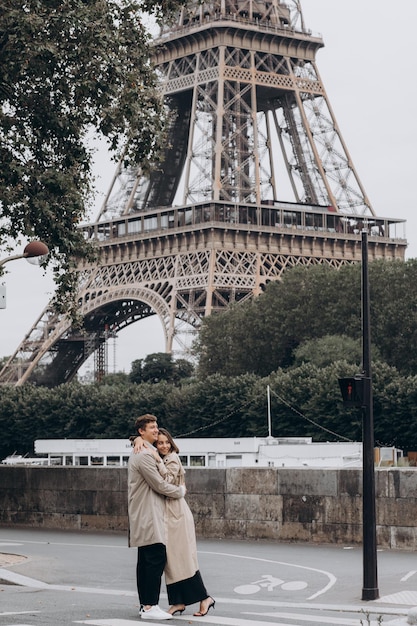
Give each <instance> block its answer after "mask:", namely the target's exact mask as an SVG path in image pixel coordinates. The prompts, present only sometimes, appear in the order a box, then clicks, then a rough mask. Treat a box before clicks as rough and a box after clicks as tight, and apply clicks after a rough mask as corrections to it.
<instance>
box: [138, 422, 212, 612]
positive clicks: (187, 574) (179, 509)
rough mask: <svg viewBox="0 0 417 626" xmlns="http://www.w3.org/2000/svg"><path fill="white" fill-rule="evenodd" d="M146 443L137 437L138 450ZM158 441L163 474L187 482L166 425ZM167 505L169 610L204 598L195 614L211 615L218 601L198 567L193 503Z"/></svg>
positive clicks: (174, 501) (179, 482)
mask: <svg viewBox="0 0 417 626" xmlns="http://www.w3.org/2000/svg"><path fill="white" fill-rule="evenodd" d="M138 439H139V438H138ZM142 445H143V444H141V442H138V440H136V442H135V450H139V449H140V448H141V447H142ZM155 445H156V448H157V451H156V450H155V458H157V459H158V458H159V461H160V462H159V463H158V471H159V472H160V474H161V476H162V477H163V478H164V479H165V480H166V481H167V482H169V483H171V484H173V485H176V486H180V485H184V484H185V480H184V475H185V472H184V468H183V466H182V464H181V460H180V458H179V456H178V452H179V449H178V447H177V445H176V444H175V442H174V440H173V439H172V437H171V435H170V433H169V432H168V431H167V430H165V429H164V428H160V429H159V434H158V440H157V442H156V444H155ZM165 507H166V508H165V530H166V548H167V564H166V566H165V570H164V571H165V582H166V586H167V592H168V601H169V603H170V605H171V607H170V609H169V611H168V612H169V613H171V615H175V614H176V613H182V612H183V611H184V610H185V607H186V606H187V605H189V604H194V603H195V602H200V610H199V611H198V612H196V613H194V615H195V616H199V617H200V616H203V615H207V613H208V612H209V610H210V609H211V608H212V607H213V608H214V605H215V601H214V600H213V598H212V597H211V596H209V595H208V593H207V590H206V588H205V586H204V583H203V579H202V578H201V574H200V571H199V568H198V560H197V543H196V536H195V526H194V519H193V515H192V513H191V511H190V507H189V506H188V504H187V502H186V501H185V499H184V498H181V499H173V498H169V497H168V498H166V500H165Z"/></svg>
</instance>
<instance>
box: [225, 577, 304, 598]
mask: <svg viewBox="0 0 417 626" xmlns="http://www.w3.org/2000/svg"><path fill="white" fill-rule="evenodd" d="M307 586H308V585H307V583H306V582H305V581H304V580H292V581H290V582H288V583H286V582H285V580H282V579H281V578H275V576H271V575H270V574H264V575H263V576H261V578H260V580H255V581H254V582H251V583H249V584H248V585H239V586H238V587H235V588H234V591H235V593H239V594H241V595H253V594H254V593H258V591H261V589H263V588H265V589H266V590H267V591H273V590H274V589H275V587H281V589H285V590H286V591H300V590H302V589H305V588H306V587H307Z"/></svg>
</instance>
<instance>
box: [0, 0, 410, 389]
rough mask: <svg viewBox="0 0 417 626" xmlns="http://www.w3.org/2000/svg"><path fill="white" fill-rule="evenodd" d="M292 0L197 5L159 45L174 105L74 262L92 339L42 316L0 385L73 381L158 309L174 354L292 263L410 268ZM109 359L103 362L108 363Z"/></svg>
mask: <svg viewBox="0 0 417 626" xmlns="http://www.w3.org/2000/svg"><path fill="white" fill-rule="evenodd" d="M323 45H324V44H323V41H322V39H321V37H319V36H316V35H314V34H312V32H311V31H310V30H307V28H306V27H305V24H304V20H303V15H302V10H301V5H300V2H299V0H285V2H280V1H279V0H213V1H211V2H207V3H200V2H197V1H196V0H193V1H191V2H190V3H189V4H188V5H187V6H185V7H184V8H182V9H181V12H180V13H179V15H178V19H177V21H176V22H175V23H174V24H172V25H170V26H169V27H168V26H165V27H163V28H162V30H161V32H160V34H159V36H158V37H157V38H156V39H155V41H154V46H153V61H154V63H155V66H156V68H157V71H158V74H159V76H160V85H161V90H162V92H163V97H164V99H165V102H166V105H167V107H168V108H169V111H170V118H169V119H170V130H169V141H168V142H167V146H166V148H165V158H164V160H163V162H162V164H161V165H159V166H157V167H155V168H154V169H153V170H152V172H151V174H150V175H149V176H144V175H143V174H142V172H141V171H140V170H138V169H133V168H130V169H125V168H123V167H122V165H120V166H119V167H118V168H117V171H116V173H115V175H114V178H113V181H112V183H111V187H110V189H109V192H108V194H107V196H106V199H105V202H104V204H103V207H102V209H101V210H100V212H99V215H98V216H97V219H96V221H95V222H94V223H92V224H88V225H86V226H83V227H82V228H83V229H84V232H85V236H86V237H87V238H88V239H89V240H90V241H93V242H94V243H95V244H96V245H97V246H98V249H99V257H100V258H99V263H98V264H96V265H88V264H84V265H80V266H79V276H80V280H79V293H78V298H79V302H80V310H81V313H82V316H83V319H84V326H85V332H84V333H82V334H80V332H79V331H76V330H74V329H73V328H72V326H71V321H70V320H69V319H67V318H66V317H63V316H59V315H57V314H56V313H55V312H54V311H53V309H52V308H51V307H49V306H48V307H47V308H46V309H45V310H44V311H43V313H42V314H41V316H40V317H39V319H38V320H37V321H36V322H35V324H34V325H33V327H32V328H31V330H30V331H29V333H28V334H27V335H26V337H25V339H24V340H23V341H22V343H21V345H20V346H19V347H18V349H17V350H16V352H15V354H14V355H13V356H12V357H11V358H10V360H9V362H8V363H7V364H6V366H5V367H4V368H3V370H2V372H0V382H3V383H7V382H8V383H15V384H22V383H24V382H25V381H31V382H34V383H35V384H39V385H47V386H53V385H56V384H59V383H62V382H66V381H70V380H72V379H73V377H74V376H75V375H76V373H77V371H78V369H79V368H80V366H81V365H82V364H83V363H84V361H85V360H86V359H87V358H88V357H89V356H90V355H91V354H92V353H93V352H95V351H100V350H103V345H104V344H105V342H106V336H107V335H106V333H113V334H114V333H117V332H119V331H122V330H123V328H125V327H126V326H128V325H130V324H132V323H134V322H136V321H139V320H141V319H144V318H146V317H148V316H151V315H158V316H159V318H160V320H161V321H162V324H163V328H164V332H165V345H166V351H167V352H171V351H173V349H174V343H175V342H176V343H175V345H177V344H178V345H179V346H180V347H181V345H183V344H184V341H183V339H182V338H183V336H184V335H183V331H184V330H186V329H190V328H191V329H195V330H197V329H198V327H199V325H200V323H201V320H202V318H203V317H204V316H207V315H210V314H211V313H213V312H215V311H219V310H222V309H224V308H225V307H227V306H228V305H229V304H230V303H237V302H244V301H245V300H247V299H249V298H252V297H254V296H256V295H258V294H259V293H261V291H262V289H263V288H264V287H265V285H266V283H268V281H271V280H279V279H280V278H281V276H282V273H283V272H284V271H285V270H286V269H288V268H291V267H293V266H296V265H304V266H310V265H316V264H326V265H329V266H332V267H334V268H336V269H337V268H339V267H341V266H342V265H344V264H347V263H354V262H358V261H360V260H361V235H360V233H361V231H362V229H364V228H365V229H367V230H368V233H369V238H368V242H369V243H368V245H369V256H370V259H371V260H372V259H376V258H386V259H404V255H405V249H406V241H405V238H404V232H403V227H404V220H400V219H390V218H383V217H377V216H376V214H375V212H374V210H373V208H372V206H371V204H370V201H369V199H368V198H367V195H366V193H365V191H364V188H363V186H362V184H361V182H360V179H359V177H358V174H357V172H356V170H355V168H354V166H353V164H352V159H351V157H350V155H349V153H348V150H347V147H346V145H345V142H344V140H343V138H342V135H341V132H340V130H339V127H338V125H337V122H336V119H335V117H334V114H333V111H332V108H331V106H330V102H329V100H328V97H327V95H326V91H325V88H324V85H323V83H322V81H321V78H320V75H319V72H318V69H317V65H316V53H317V52H318V51H319V50H320V48H322V47H323ZM99 360H100V359H99Z"/></svg>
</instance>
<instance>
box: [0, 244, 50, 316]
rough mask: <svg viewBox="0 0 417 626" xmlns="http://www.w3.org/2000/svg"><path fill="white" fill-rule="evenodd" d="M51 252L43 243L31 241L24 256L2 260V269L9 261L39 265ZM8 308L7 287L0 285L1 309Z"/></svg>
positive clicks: (19, 255) (14, 255) (17, 255)
mask: <svg viewBox="0 0 417 626" xmlns="http://www.w3.org/2000/svg"><path fill="white" fill-rule="evenodd" d="M48 252H49V249H48V246H47V245H46V244H45V243H43V241H38V240H35V241H31V242H30V243H28V244H27V245H26V247H25V249H24V250H23V253H22V254H13V255H12V256H8V257H6V258H5V259H0V267H1V266H2V265H4V264H5V263H8V262H9V261H17V259H26V260H27V261H29V263H34V264H38V263H39V260H41V258H42V257H45V256H46V255H47V254H48ZM5 308H6V286H5V285H0V309H5Z"/></svg>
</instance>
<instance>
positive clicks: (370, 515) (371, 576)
mask: <svg viewBox="0 0 417 626" xmlns="http://www.w3.org/2000/svg"><path fill="white" fill-rule="evenodd" d="M362 350H363V353H362V361H363V363H362V365H363V376H362V378H363V383H362V384H363V387H362V392H363V395H362V429H363V441H362V445H363V451H362V457H363V500H362V502H363V505H362V506H363V531H362V532H363V587H362V600H376V599H377V598H379V591H378V574H377V550H376V506H375V461H374V417H373V402H372V370H371V327H370V306H369V277H368V232H367V231H365V230H363V231H362Z"/></svg>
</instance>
